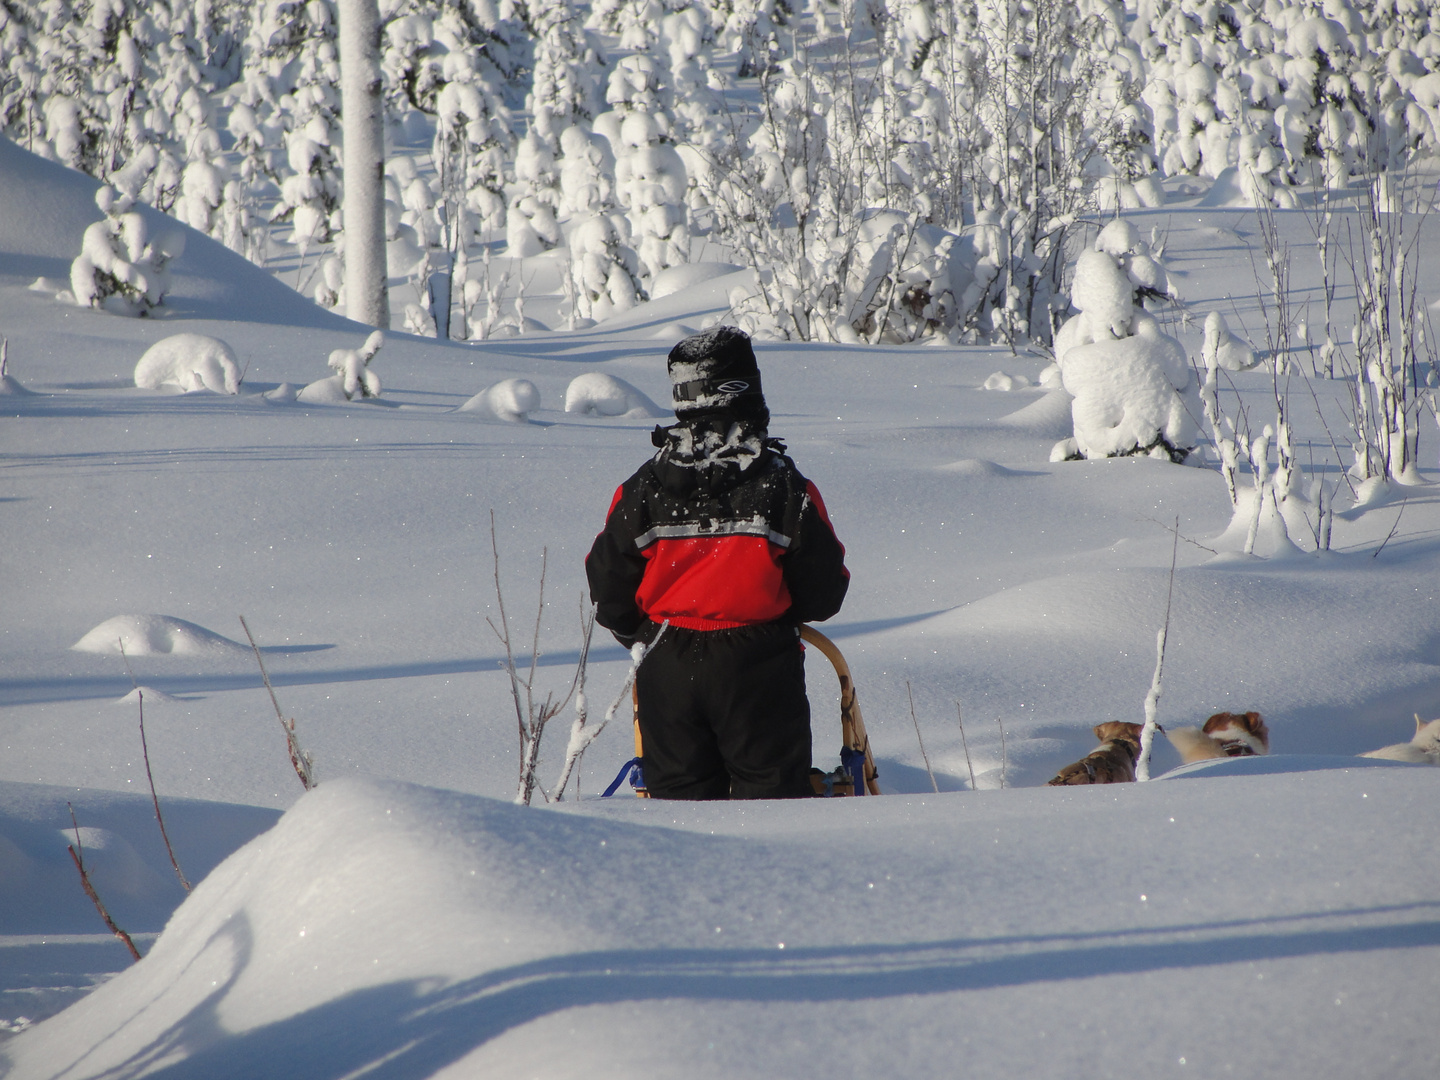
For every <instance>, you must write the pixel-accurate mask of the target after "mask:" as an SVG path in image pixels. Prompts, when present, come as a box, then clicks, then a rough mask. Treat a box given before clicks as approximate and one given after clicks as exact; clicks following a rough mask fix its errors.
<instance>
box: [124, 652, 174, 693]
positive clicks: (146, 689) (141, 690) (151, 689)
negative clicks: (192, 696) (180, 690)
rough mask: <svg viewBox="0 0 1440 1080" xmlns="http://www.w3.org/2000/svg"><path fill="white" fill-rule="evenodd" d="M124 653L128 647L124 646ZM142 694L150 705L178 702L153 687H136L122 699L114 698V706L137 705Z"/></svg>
mask: <svg viewBox="0 0 1440 1080" xmlns="http://www.w3.org/2000/svg"><path fill="white" fill-rule="evenodd" d="M125 651H126V652H127V653H128V652H129V651H130V648H129V646H126V648H125ZM142 694H143V695H144V698H145V700H146V701H147V702H149V703H151V704H152V705H153V704H155V703H156V702H167V701H179V700H180V699H179V698H177V697H176V696H175V695H174V694H167V693H166V692H165V691H164V690H156V689H155V688H154V687H153V686H137V687H136V688H135V689H134V690H131V691H130V692H129V693H128V694H126V695H125V696H124V697H122V698H116V699H115V704H116V705H136V704H139V702H140V698H141V695H142Z"/></svg>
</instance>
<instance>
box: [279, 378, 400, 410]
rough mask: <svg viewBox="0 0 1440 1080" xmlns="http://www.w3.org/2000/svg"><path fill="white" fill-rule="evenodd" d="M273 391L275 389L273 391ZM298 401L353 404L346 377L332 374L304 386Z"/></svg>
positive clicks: (373, 399)
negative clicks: (346, 389)
mask: <svg viewBox="0 0 1440 1080" xmlns="http://www.w3.org/2000/svg"><path fill="white" fill-rule="evenodd" d="M272 393H273V391H272ZM295 400H296V401H303V402H304V403H305V404H306V405H353V404H355V402H353V401H351V399H350V398H349V396H348V395H346V393H345V377H344V376H343V375H331V376H330V377H329V378H328V379H317V380H315V381H314V382H312V383H307V384H306V385H305V386H302V387H301V388H300V389H299V390H298V391H297V392H296V394H295ZM375 400H376V399H375V398H366V397H362V398H361V399H360V401H361V402H373V401H375Z"/></svg>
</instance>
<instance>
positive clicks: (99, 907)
mask: <svg viewBox="0 0 1440 1080" xmlns="http://www.w3.org/2000/svg"><path fill="white" fill-rule="evenodd" d="M65 805H66V806H67V807H69V808H70V824H71V825H72V826H73V827H74V829H75V843H73V844H67V845H66V848H67V850H68V851H69V852H70V861H71V862H73V863H74V864H75V869H76V870H78V871H79V872H80V887H81V888H83V889H84V890H85V895H86V896H88V897H89V898H90V902H91V903H92V904H94V905H95V910H96V911H98V912H99V913H100V918H102V919H104V920H105V925H106V927H108V928H109V930H110V932H111V933H112V934H114V935H115V936H116V937H117V938H119V939H120V940H121V941H122V942H124V943H125V948H127V949H129V950H130V955H131V956H133V957H134V958H135V961H136V963H139V961H140V950H139V949H137V948H136V947H135V942H134V941H132V940H131V938H130V935H129V934H127V933H126V932H125V931H124V930H121V929H120V927H118V926H116V925H115V920H114V919H112V918H111V917H110V912H108V911H106V910H105V905H104V904H103V903H101V901H100V894H99V893H97V892H96V891H95V886H94V885H93V884H91V881H90V874H89V873H88V872H87V871H86V869H85V855H84V852H85V849H84V848H83V847H82V846H81V845H80V823H79V822H77V821H76V820H75V807H73V806H71V805H70V803H68V802H67V803H66V804H65Z"/></svg>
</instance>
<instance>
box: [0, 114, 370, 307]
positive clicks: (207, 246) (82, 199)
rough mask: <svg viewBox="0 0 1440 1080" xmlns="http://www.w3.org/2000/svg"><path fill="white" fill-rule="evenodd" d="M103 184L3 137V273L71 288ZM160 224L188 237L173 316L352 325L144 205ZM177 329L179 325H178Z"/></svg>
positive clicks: (172, 298) (177, 267)
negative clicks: (73, 262) (72, 265)
mask: <svg viewBox="0 0 1440 1080" xmlns="http://www.w3.org/2000/svg"><path fill="white" fill-rule="evenodd" d="M99 187H100V183H99V181H97V180H94V179H92V178H91V177H88V176H86V175H85V174H84V173H81V172H76V171H75V170H74V169H67V168H65V167H64V166H63V165H60V164H57V163H56V162H53V161H46V160H44V159H43V158H39V157H36V156H35V155H34V154H30V153H27V152H26V151H25V150H24V149H23V148H22V147H19V146H17V145H16V144H15V143H13V142H12V141H10V140H9V139H6V138H4V137H0V191H3V192H4V193H5V210H4V213H0V279H4V280H14V279H24V284H26V285H28V284H30V282H31V281H34V280H35V279H36V278H38V277H42V276H43V277H46V278H50V279H53V280H55V281H56V282H61V283H64V287H66V288H68V287H69V279H70V262H71V260H72V259H74V258H75V256H76V255H78V254H80V239H81V237H82V236H83V235H84V233H85V227H86V226H87V225H89V224H90V223H91V222H92V221H99V220H100V219H101V217H102V215H101V213H100V211H99V209H98V208H97V207H96V205H95V192H96V191H97V190H98V189H99ZM142 213H145V214H147V215H149V217H150V219H151V220H152V221H154V222H164V224H165V226H166V227H167V228H172V229H178V230H180V231H181V232H183V233H184V235H185V251H184V253H183V254H182V255H181V256H180V258H179V259H177V260H176V261H175V264H174V272H175V279H176V287H175V289H174V290H173V291H172V292H171V293H170V295H169V297H168V298H167V300H166V302H165V310H164V313H163V315H162V318H164V319H165V320H166V321H167V322H168V321H170V320H174V319H186V318H190V319H199V318H205V319H231V320H235V321H238V322H266V323H273V324H278V325H281V326H311V327H324V328H328V329H330V330H332V331H335V330H341V329H343V328H345V327H347V326H350V325H351V324H349V323H347V322H346V320H344V319H341V318H338V317H336V316H334V315H331V314H330V313H329V312H327V311H325V310H324V309H323V308H320V307H317V306H316V305H315V304H313V303H311V302H310V301H309V300H307V299H306V298H305V297H303V296H300V295H299V294H298V293H296V292H295V290H294V289H291V288H288V287H287V286H285V285H283V284H281V283H280V282H279V281H277V280H276V279H275V277H274V275H272V274H270V273H267V272H266V271H264V270H261V269H259V268H258V267H256V266H254V265H253V264H252V263H250V262H249V261H248V260H246V259H244V258H242V257H241V256H239V255H237V254H235V252H233V251H231V250H229V249H228V248H226V247H225V246H224V245H223V244H220V243H217V242H216V241H214V240H212V239H210V237H208V236H206V235H205V234H204V233H201V232H197V231H196V230H194V229H192V228H190V227H189V226H186V225H181V224H180V223H179V222H177V221H175V220H174V219H173V218H170V217H166V216H165V215H163V214H160V213H158V212H157V211H155V210H153V209H151V208H149V207H143V208H142ZM172 332H173V331H172Z"/></svg>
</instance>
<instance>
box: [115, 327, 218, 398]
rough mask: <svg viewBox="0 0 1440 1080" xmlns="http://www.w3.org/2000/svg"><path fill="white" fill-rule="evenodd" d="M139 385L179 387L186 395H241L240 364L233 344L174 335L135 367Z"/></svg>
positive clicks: (195, 336)
mask: <svg viewBox="0 0 1440 1080" xmlns="http://www.w3.org/2000/svg"><path fill="white" fill-rule="evenodd" d="M135 385H136V386H138V387H140V388H141V389H144V390H159V389H160V388H161V387H163V386H178V387H179V388H180V389H181V390H184V391H186V392H190V391H194V390H210V391H213V392H214V393H217V394H238V393H239V392H240V365H239V363H238V362H237V361H236V359H235V353H234V351H233V350H232V349H231V348H230V346H229V345H227V344H225V342H223V341H221V340H220V339H219V338H213V337H209V336H207V335H205V334H172V335H171V336H170V337H167V338H162V339H161V340H159V341H157V342H156V343H155V344H154V345H151V346H150V348H148V349H146V350H145V353H144V355H143V356H141V357H140V362H139V363H138V364H136V365H135Z"/></svg>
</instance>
